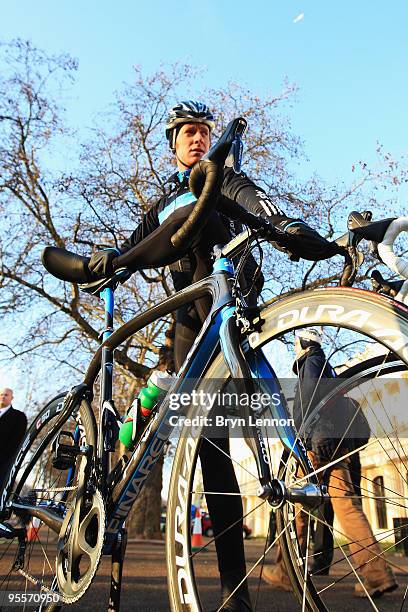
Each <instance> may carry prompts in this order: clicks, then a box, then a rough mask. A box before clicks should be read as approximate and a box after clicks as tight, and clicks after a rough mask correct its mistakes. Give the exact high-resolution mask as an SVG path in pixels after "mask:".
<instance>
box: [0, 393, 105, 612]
mask: <svg viewBox="0 0 408 612" xmlns="http://www.w3.org/2000/svg"><path fill="white" fill-rule="evenodd" d="M64 397H65V394H60V395H58V396H56V397H55V398H53V399H52V400H50V402H48V404H47V405H46V406H45V407H44V408H43V410H42V411H41V412H40V413H39V414H38V415H37V416H36V417H35V419H34V420H33V422H32V424H31V426H30V427H29V429H28V431H27V433H26V435H25V437H24V440H23V442H22V444H21V446H20V450H19V451H18V453H17V455H16V458H15V460H14V463H13V465H12V466H11V467H10V470H9V473H8V476H7V478H6V479H5V483H7V484H6V486H5V488H4V491H3V494H4V497H5V506H4V507H5V511H4V514H5V515H6V519H7V520H11V522H12V523H13V522H18V521H23V518H22V516H20V515H18V514H16V513H14V512H12V513H11V515H10V516H7V514H10V512H9V511H7V505H8V503H9V502H12V501H13V500H17V499H22V498H24V499H33V500H35V501H34V503H46V501H47V502H51V503H52V504H54V505H55V504H57V503H59V504H60V506H61V508H62V507H63V506H64V504H65V507H66V502H67V500H68V499H69V495H70V490H69V487H71V489H73V488H74V487H73V486H71V485H74V483H75V478H76V474H77V468H72V471H69V472H68V470H65V469H64V470H59V469H58V470H56V469H54V468H53V467H52V453H53V443H54V441H55V439H56V437H57V436H58V434H59V433H60V432H61V431H70V432H73V431H75V430H77V431H78V432H79V436H80V443H81V444H86V445H88V446H90V447H92V448H93V449H95V445H96V439H97V438H96V422H95V417H94V414H93V411H92V409H91V406H90V405H89V403H88V402H87V401H86V400H84V399H83V400H82V401H81V403H80V406H79V407H74V408H73V410H72V411H71V413H70V414H68V415H67V417H66V419H65V421H64V422H63V423H62V424H60V425H59V426H58V428H57V429H56V428H55V427H54V425H53V424H54V423H55V422H56V421H57V419H58V417H59V416H60V413H61V411H62V408H63V401H64ZM77 428H79V429H77ZM59 474H60V476H59ZM67 474H70V476H69V478H70V480H69V482H68V480H67V478H68V476H67ZM47 482H48V483H51V489H58V488H59V489H64V488H65V489H66V491H59V492H56V491H53V492H51V493H47V492H46V490H45V489H44V488H43V487H44V485H45V484H46V483H47ZM61 484H62V486H61ZM67 485H68V486H67ZM38 486H39V487H40V488H38ZM38 491H44V492H43V493H39V492H38ZM21 524H22V523H21ZM25 527H26V530H27V535H28V539H27V548H26V552H25V555H24V566H23V567H22V568H21V569H15V570H13V568H12V567H10V564H11V566H12V564H13V563H14V559H13V552H14V551H13V548H15V547H16V544H15V541H14V540H10V541H6V542H5V543H3V545H2V549H3V550H2V552H1V553H0V567H1V575H2V577H3V578H2V583H1V590H2V591H3V590H5V589H6V587H7V588H11V587H12V589H13V590H14V591H22V592H25V591H26V590H27V589H29V590H30V591H37V592H39V593H44V592H45V593H47V592H57V589H56V578H55V566H54V567H53V566H52V564H51V560H52V559H54V560H55V559H56V555H57V546H56V544H57V542H58V538H57V534H56V533H54V532H52V531H51V529H50V528H48V527H47V525H45V524H44V523H42V522H40V523H39V526H38V527H37V528H35V529H34V523H33V522H32V521H30V522H29V523H25ZM30 530H33V531H32V532H31V533H32V534H34V535H33V536H32V537H33V540H31V539H30V537H31V536H30ZM41 554H43V567H42V568H41V569H39V568H40V565H41V559H39V557H40V556H41ZM45 559H46V561H45ZM45 568H46V569H45ZM38 573H39V575H37V574H38ZM27 576H29V578H27ZM92 577H93V576H92ZM33 580H37V581H38V582H37V584H35V583H34V582H33ZM59 605H60V604H59Z"/></svg>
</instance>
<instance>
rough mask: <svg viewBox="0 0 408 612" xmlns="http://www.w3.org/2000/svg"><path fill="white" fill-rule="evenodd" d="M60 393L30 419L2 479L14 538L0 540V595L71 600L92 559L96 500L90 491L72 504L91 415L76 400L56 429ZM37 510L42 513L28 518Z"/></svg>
mask: <svg viewBox="0 0 408 612" xmlns="http://www.w3.org/2000/svg"><path fill="white" fill-rule="evenodd" d="M63 399H64V396H58V397H57V398H55V399H54V400H52V401H51V402H50V403H49V404H48V405H47V406H46V407H45V408H44V409H43V411H42V412H41V413H40V414H39V415H38V417H37V418H36V419H35V421H34V423H33V424H32V425H31V427H30V429H29V430H28V432H27V434H26V437H25V439H24V441H23V444H22V446H21V449H20V451H19V453H18V455H17V457H16V460H15V463H14V466H13V467H12V469H11V472H10V475H9V478H8V479H7V480H8V481H9V484H8V486H7V491H8V494H7V499H6V504H5V508H6V511H5V512H6V513H5V520H6V522H7V523H8V524H9V525H11V526H12V527H14V528H15V529H17V530H18V533H19V535H20V537H15V538H14V539H11V540H2V541H1V548H0V568H1V570H0V575H1V579H0V590H1V592H2V593H3V595H4V596H5V594H4V592H7V591H19V592H23V593H27V592H28V591H29V592H30V593H34V594H36V593H37V594H38V595H37V599H36V600H35V601H40V600H41V598H42V600H43V601H47V602H48V603H52V601H53V598H55V599H58V597H57V595H56V594H58V595H59V596H60V597H62V599H63V600H64V601H67V602H71V601H75V600H76V599H79V597H81V596H82V594H83V593H84V592H85V590H86V588H87V586H89V584H90V582H91V580H92V578H93V575H94V573H95V571H96V567H97V564H98V561H99V556H100V554H101V550H102V542H103V534H104V526H105V511H104V504H103V501H102V499H101V496H100V494H99V492H98V491H94V493H93V494H91V495H90V496H89V497H88V499H87V500H86V501H85V500H84V501H83V502H82V503H80V502H78V499H79V498H80V499H81V500H82V495H83V489H84V487H85V484H86V479H87V477H89V466H90V465H91V464H92V453H93V449H95V440H96V427H95V419H94V415H93V412H92V410H91V407H90V405H89V404H88V402H87V401H85V400H83V401H82V402H81V404H80V406H79V407H78V408H76V409H74V411H73V412H72V414H71V415H70V416H69V417H68V419H67V420H66V422H65V423H64V424H63V425H62V426H61V427H60V428H59V429H57V430H56V429H55V428H54V424H55V422H56V421H57V418H58V417H59V416H60V413H61V410H62V407H63ZM77 502H78V503H77ZM37 511H38V513H39V514H40V515H41V513H44V512H46V513H47V516H48V518H45V515H44V514H42V515H41V516H42V518H43V520H41V519H40V518H38V517H35V514H36V512H37ZM24 536H25V537H24ZM54 596H55V597H54ZM1 603H2V604H4V605H5V604H6V601H4V602H3V601H2V602H1Z"/></svg>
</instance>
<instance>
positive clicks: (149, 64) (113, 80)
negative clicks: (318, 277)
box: [0, 0, 408, 384]
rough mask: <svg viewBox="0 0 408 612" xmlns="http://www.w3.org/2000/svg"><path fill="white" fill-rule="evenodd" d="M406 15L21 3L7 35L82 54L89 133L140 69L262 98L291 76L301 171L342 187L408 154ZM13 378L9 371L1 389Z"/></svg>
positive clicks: (315, 4)
mask: <svg viewBox="0 0 408 612" xmlns="http://www.w3.org/2000/svg"><path fill="white" fill-rule="evenodd" d="M301 14H303V15H304V16H303V18H299V16H300V15H301ZM296 17H298V19H297V20H296ZM407 18H408V3H407V2H406V0H394V1H393V2H390V3H386V2H384V1H383V0H382V1H380V0H361V1H360V2H351V1H350V0H348V1H347V0H346V1H343V2H336V3H334V2H327V0H325V1H323V0H304V1H302V2H298V1H296V2H293V1H291V0H286V1H283V0H281V1H276V0H269V1H260V0H252V1H251V2H245V3H244V2H242V1H240V0H235V1H234V2H233V1H230V0H217V1H215V0H206V1H205V2H194V3H185V2H179V1H173V2H169V1H167V2H164V1H163V0H150V2H140V1H139V2H136V1H133V2H132V1H131V0H118V1H117V2H115V3H113V2H107V1H106V0H97V1H96V0H86V2H84V1H82V2H79V0H70V1H69V2H68V1H67V0H60V1H59V2H55V0H53V1H51V0H39V1H38V2H32V1H30V2H28V1H27V0H19V2H7V3H5V2H3V3H2V8H1V31H0V37H1V38H2V39H3V40H9V39H11V38H15V37H22V38H29V39H31V40H32V42H33V43H34V44H35V45H36V46H38V47H40V48H42V49H45V50H46V51H49V52H54V53H59V52H68V53H70V54H72V55H73V56H74V57H76V58H78V60H79V73H78V79H77V82H76V84H75V86H74V87H73V89H72V93H71V96H70V99H69V104H68V112H69V118H70V120H71V122H72V123H73V124H74V125H75V126H76V127H78V128H79V129H85V128H86V127H87V126H89V125H90V124H91V123H92V119H93V117H94V116H95V115H96V114H97V113H98V112H99V111H100V110H102V109H104V108H106V106H107V105H108V104H109V103H110V102H111V101H112V100H113V92H114V91H115V90H118V89H121V87H122V85H123V83H124V82H126V81H130V80H131V78H132V65H134V64H141V65H142V66H143V67H144V68H145V69H146V71H152V70H155V69H156V68H157V67H158V65H159V64H160V63H161V62H173V61H184V62H185V61H187V62H189V63H191V64H193V65H194V66H198V67H204V68H206V73H205V81H206V83H207V84H208V85H210V86H222V84H223V83H225V82H226V81H228V80H230V79H231V80H235V81H237V82H239V83H242V84H245V85H247V86H249V87H250V88H251V89H252V90H253V91H254V92H257V93H259V95H262V94H264V93H265V92H275V93H277V92H278V91H279V89H280V87H281V85H282V83H283V80H284V79H285V78H286V77H287V78H288V79H289V81H290V82H294V83H296V84H297V85H298V86H299V93H298V100H297V103H296V104H295V105H294V106H293V108H292V109H291V111H290V116H291V119H292V122H293V126H294V130H295V132H296V133H297V134H298V135H300V136H301V137H302V138H303V139H304V140H305V149H306V153H307V156H308V158H309V161H307V162H306V161H305V162H302V164H301V165H300V166H299V168H298V172H299V175H300V176H306V175H308V174H311V173H313V172H317V173H318V174H319V175H320V176H321V177H323V178H324V179H326V180H327V181H329V182H332V181H337V180H338V179H345V180H350V178H351V166H352V164H353V163H354V162H356V161H358V160H359V159H364V160H369V161H370V160H373V159H374V157H375V155H374V152H375V148H376V142H377V140H378V141H380V142H382V143H383V144H384V145H385V147H386V148H387V149H388V150H390V151H392V152H393V153H395V154H400V153H404V152H405V151H406V147H407V142H408V129H407V118H406V109H407V108H408V99H407V97H408V84H407V65H408V61H407V60H408V53H407V51H408V37H407V34H406V32H407ZM0 69H1V66H0ZM201 85H202V83H199V84H198V87H197V89H200V88H201ZM186 97H192V98H194V91H188V92H186ZM9 375H11V379H13V375H12V372H11V371H9V370H5V369H3V370H0V384H4V383H5V382H6V379H7V380H10V378H9Z"/></svg>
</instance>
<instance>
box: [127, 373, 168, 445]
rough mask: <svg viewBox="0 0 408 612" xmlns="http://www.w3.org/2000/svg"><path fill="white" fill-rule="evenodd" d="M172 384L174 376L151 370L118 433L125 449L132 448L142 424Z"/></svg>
mask: <svg viewBox="0 0 408 612" xmlns="http://www.w3.org/2000/svg"><path fill="white" fill-rule="evenodd" d="M173 382H174V376H173V375H172V374H169V373H168V372H163V371H162V370H153V372H152V373H151V374H150V376H149V380H148V381H147V383H146V386H145V387H143V388H142V389H141V390H140V392H139V395H138V396H137V398H135V400H134V401H133V403H132V405H131V407H130V408H129V410H128V413H127V415H126V418H125V421H124V422H123V423H122V425H121V428H120V431H119V440H120V441H121V442H122V444H124V446H125V447H126V449H128V450H129V449H131V448H132V446H133V445H134V443H135V440H136V437H137V434H138V433H140V432H141V431H142V426H143V423H144V422H146V421H147V420H148V419H149V417H150V415H151V413H152V410H153V408H155V407H156V406H157V405H158V404H160V402H161V401H162V400H163V398H164V396H165V395H166V393H167V391H168V390H169V389H170V387H171V385H172V384H173Z"/></svg>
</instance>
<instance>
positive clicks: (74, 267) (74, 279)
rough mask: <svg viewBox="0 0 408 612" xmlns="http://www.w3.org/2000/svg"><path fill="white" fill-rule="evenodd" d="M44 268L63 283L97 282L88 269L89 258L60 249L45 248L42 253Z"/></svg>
mask: <svg viewBox="0 0 408 612" xmlns="http://www.w3.org/2000/svg"><path fill="white" fill-rule="evenodd" d="M41 261H42V263H43V266H44V268H45V269H46V270H47V272H49V273H50V274H52V275H53V276H55V278H59V279H60V280H62V281H66V282H69V283H90V282H92V281H94V280H95V278H93V277H92V274H91V272H90V271H89V269H88V263H89V257H83V256H82V255H77V254H76V253H71V251H67V250H66V249H60V248H58V247H45V249H44V250H43V252H42V253H41Z"/></svg>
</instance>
